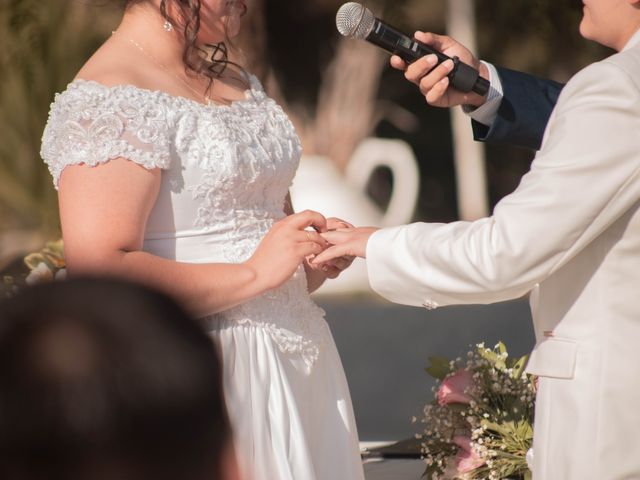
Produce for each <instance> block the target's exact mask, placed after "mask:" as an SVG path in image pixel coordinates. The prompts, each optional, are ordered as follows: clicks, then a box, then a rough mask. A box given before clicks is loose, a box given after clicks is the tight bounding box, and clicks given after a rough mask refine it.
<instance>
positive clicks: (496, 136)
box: [472, 68, 564, 150]
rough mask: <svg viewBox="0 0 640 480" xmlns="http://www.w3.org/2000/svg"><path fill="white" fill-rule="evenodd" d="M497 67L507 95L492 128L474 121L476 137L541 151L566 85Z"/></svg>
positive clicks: (485, 140)
mask: <svg viewBox="0 0 640 480" xmlns="http://www.w3.org/2000/svg"><path fill="white" fill-rule="evenodd" d="M497 70H498V74H499V75H500V80H501V82H502V89H503V93H504V96H503V99H502V102H501V104H500V107H499V109H498V113H497V116H496V119H495V120H494V122H493V123H492V124H491V126H490V127H487V126H486V125H483V124H481V123H478V122H476V121H472V126H473V137H474V139H476V140H479V141H481V142H490V143H503V144H509V145H515V146H518V147H524V148H530V149H533V150H539V149H540V145H541V143H542V136H543V134H544V130H545V128H546V126H547V122H548V120H549V117H550V116H551V112H552V110H553V108H554V107H555V105H556V102H557V100H558V96H559V95H560V91H561V90H562V87H564V84H562V83H558V82H554V81H552V80H545V79H542V78H538V77H535V76H533V75H529V74H526V73H522V72H516V71H514V70H509V69H506V68H497Z"/></svg>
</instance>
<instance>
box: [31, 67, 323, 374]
mask: <svg viewBox="0 0 640 480" xmlns="http://www.w3.org/2000/svg"><path fill="white" fill-rule="evenodd" d="M41 154H42V157H43V158H44V159H45V161H46V162H47V164H48V165H49V169H50V171H51V174H52V175H53V179H54V184H55V185H56V186H57V184H58V181H59V177H60V174H61V172H62V170H63V169H64V167H66V166H67V165H75V164H81V163H82V164H86V165H90V166H95V165H98V164H101V163H104V162H107V161H109V160H110V159H113V158H117V157H124V158H127V159H129V160H131V161H133V162H136V163H138V164H140V165H142V166H144V167H145V168H148V169H152V168H161V169H164V170H166V172H164V173H163V175H164V178H165V180H166V182H167V185H168V191H167V196H169V195H171V197H170V198H167V197H162V198H159V199H158V202H160V201H162V202H166V204H168V205H172V204H174V203H176V204H177V203H180V202H183V203H184V202H191V203H188V205H189V208H188V210H189V211H188V213H186V212H182V211H180V212H178V213H176V210H175V208H174V212H173V213H174V215H182V213H184V215H182V216H181V217H179V218H175V219H174V221H176V222H179V221H180V220H185V219H189V220H188V221H189V222H190V223H191V226H190V227H189V228H190V229H192V230H194V231H196V232H204V233H205V234H206V235H207V236H208V238H214V239H215V242H216V247H217V248H219V249H220V251H221V252H222V256H223V259H224V260H221V261H226V262H229V263H239V262H242V261H245V260H246V259H248V258H249V257H250V256H251V255H252V254H253V252H254V251H255V249H256V247H257V246H258V244H259V243H260V241H261V240H262V238H263V237H264V235H265V234H266V233H267V232H268V231H269V229H270V228H271V226H272V225H273V223H274V222H276V221H278V220H280V219H281V218H283V217H284V212H283V205H284V197H285V195H286V194H287V192H288V189H289V186H290V184H291V181H292V179H293V176H294V174H295V170H296V168H297V166H298V161H299V158H300V154H301V147H300V141H299V139H298V137H297V135H296V132H295V130H294V128H293V125H292V124H291V122H290V121H289V120H288V118H287V116H286V114H285V113H284V112H283V111H282V109H281V108H280V107H279V106H278V105H277V104H276V103H275V102H274V101H273V100H272V99H270V98H269V97H267V96H266V94H265V92H264V91H263V89H262V86H261V85H260V83H259V81H258V80H257V79H256V78H255V77H253V76H250V89H249V90H247V92H246V94H245V98H244V99H242V100H238V101H235V102H233V103H232V104H230V105H224V106H221V105H214V106H207V105H203V104H200V103H198V102H195V101H193V100H190V99H187V98H181V97H175V96H171V95H168V94H166V93H163V92H154V91H150V90H144V89H140V88H137V87H134V86H131V85H122V86H115V87H106V86H104V85H101V84H99V83H96V82H91V81H84V80H77V81H74V82H73V83H71V84H70V85H69V87H68V88H67V90H66V91H65V92H64V93H61V94H58V95H57V96H56V98H55V101H54V103H53V105H52V108H51V112H50V115H49V122H48V124H47V127H46V129H45V132H44V135H43V144H42V151H41ZM181 205H182V204H181ZM174 228H175V227H174ZM168 233H169V234H171V232H168ZM174 233H175V232H174ZM163 234H164V235H165V237H166V236H167V232H163ZM176 235H177V233H176ZM169 236H170V235H169ZM323 315H324V312H323V311H322V310H321V309H320V308H319V307H317V306H316V305H315V303H313V301H311V299H310V298H309V294H308V292H307V286H306V277H305V273H304V269H303V268H302V267H300V269H299V271H298V272H297V273H296V274H295V275H294V276H293V278H291V279H290V280H289V281H288V282H287V283H286V284H285V285H283V286H282V287H280V288H279V289H276V290H274V291H271V292H268V293H267V294H264V295H262V296H260V297H258V298H254V299H252V300H251V301H248V302H246V303H244V304H242V305H240V306H238V307H235V308H233V309H230V310H227V311H225V312H222V313H220V314H217V315H215V316H213V317H211V318H210V320H211V321H212V322H214V323H213V324H215V322H216V321H222V320H227V321H232V322H233V323H234V324H237V325H250V326H253V327H256V328H263V329H264V330H265V331H266V332H268V334H269V336H270V337H271V338H272V340H273V341H274V342H275V344H276V345H277V346H278V348H279V349H280V351H282V352H283V353H287V354H297V355H300V356H301V357H302V358H303V360H304V362H305V363H306V364H307V365H308V366H309V368H310V367H311V366H312V365H313V362H314V361H315V360H316V359H317V358H318V355H319V352H320V350H321V349H322V346H323V344H324V342H325V341H326V339H327V338H330V333H329V331H328V327H327V325H326V323H325V322H324V320H323V319H322V316H323Z"/></svg>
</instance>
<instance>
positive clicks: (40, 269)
mask: <svg viewBox="0 0 640 480" xmlns="http://www.w3.org/2000/svg"><path fill="white" fill-rule="evenodd" d="M22 263H23V271H20V272H14V273H13V274H12V275H5V276H3V278H2V283H1V284H0V299H1V298H2V297H8V296H11V295H13V294H14V293H16V292H17V291H18V290H19V289H20V288H23V287H24V286H26V285H35V284H38V283H43V282H48V281H51V280H54V279H55V280H62V279H64V278H65V277H66V274H67V270H66V268H65V267H66V264H65V260H64V244H63V242H62V239H60V240H56V241H52V242H47V244H46V245H45V246H44V248H43V249H42V250H40V251H38V252H33V253H30V254H28V255H27V256H26V257H24V259H23V261H22Z"/></svg>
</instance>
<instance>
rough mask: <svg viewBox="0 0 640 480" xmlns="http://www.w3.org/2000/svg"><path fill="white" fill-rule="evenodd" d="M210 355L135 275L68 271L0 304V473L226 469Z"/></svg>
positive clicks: (230, 459) (225, 437)
mask: <svg viewBox="0 0 640 480" xmlns="http://www.w3.org/2000/svg"><path fill="white" fill-rule="evenodd" d="M231 445H232V441H231V431H230V425H229V421H228V418H227V414H226V408H225V404H224V399H223V392H222V382H221V368H220V360H219V357H218V355H217V351H216V349H215V347H214V345H213V344H212V342H211V341H210V339H209V337H208V336H207V335H206V333H205V332H204V330H203V329H202V328H200V325H199V324H198V323H197V322H196V321H195V320H194V319H192V318H191V317H190V316H189V315H187V314H186V313H185V311H184V310H183V309H182V308H181V307H180V306H178V305H177V304H176V303H175V302H174V301H173V300H171V299H169V298H167V297H166V296H164V295H163V294H160V293H157V292H155V291H151V290H148V289H147V288H144V287H142V286H138V285H133V284H129V283H123V282H120V281H115V280H106V279H74V280H69V281H61V282H52V283H49V284H45V285H38V286H35V287H31V288H28V289H25V290H24V291H22V292H21V293H19V294H17V295H16V296H15V297H13V298H11V299H9V300H8V301H5V302H4V303H2V304H0V478H2V479H3V480H40V479H43V480H44V479H47V480H54V479H65V480H80V479H82V480H88V479H91V480H107V479H109V480H111V479H113V480H115V479H118V480H143V479H144V480H164V479H167V480H168V479H171V480H205V479H206V480H213V479H219V480H232V479H233V480H236V479H237V475H238V473H237V468H236V462H235V456H234V455H233V447H232V446H231Z"/></svg>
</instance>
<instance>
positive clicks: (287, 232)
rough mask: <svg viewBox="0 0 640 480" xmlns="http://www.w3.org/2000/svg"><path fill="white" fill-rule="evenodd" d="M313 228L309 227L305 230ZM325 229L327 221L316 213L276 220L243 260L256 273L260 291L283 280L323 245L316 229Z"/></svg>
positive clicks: (275, 286) (323, 240)
mask: <svg viewBox="0 0 640 480" xmlns="http://www.w3.org/2000/svg"><path fill="white" fill-rule="evenodd" d="M308 227H313V229H314V230H313V231H312V230H305V229H306V228H308ZM326 231H327V220H326V219H325V218H324V217H323V216H322V215H321V214H319V213H317V212H314V211H311V210H305V211H304V212H300V213H294V214H293V215H289V216H287V217H286V218H284V219H282V220H280V221H278V222H276V223H275V224H274V225H273V226H272V227H271V230H269V232H268V233H267V234H266V235H265V237H264V238H263V239H262V241H261V242H260V245H258V248H257V249H256V251H255V253H254V254H253V255H252V257H251V258H250V259H249V260H247V261H246V262H245V265H247V266H249V267H250V268H251V269H252V270H253V271H254V272H255V275H256V280H257V282H258V284H259V285H260V286H261V287H262V288H263V289H264V290H270V289H273V288H277V287H279V286H280V285H282V284H283V283H284V282H286V281H287V280H288V279H289V278H291V276H292V275H293V274H294V273H295V271H296V270H297V269H298V267H299V266H300V264H301V263H302V262H304V261H305V259H306V258H307V257H309V256H312V255H318V254H319V253H321V252H322V251H323V250H324V249H325V248H327V246H328V243H327V241H326V240H325V239H324V238H322V236H321V235H320V234H319V233H318V232H326Z"/></svg>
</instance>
